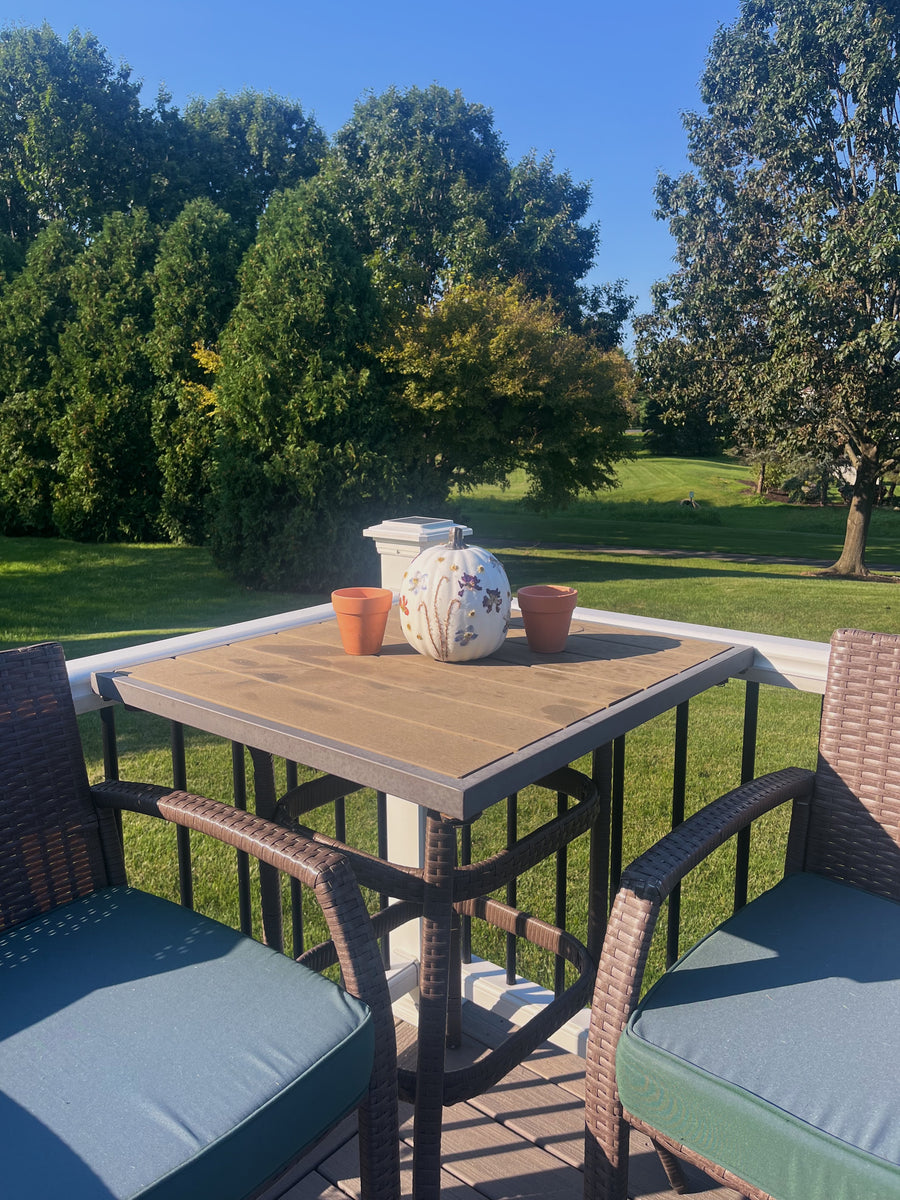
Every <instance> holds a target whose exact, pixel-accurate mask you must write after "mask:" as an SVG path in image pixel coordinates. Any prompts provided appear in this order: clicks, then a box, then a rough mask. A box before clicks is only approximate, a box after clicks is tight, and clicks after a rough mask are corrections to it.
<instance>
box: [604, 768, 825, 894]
mask: <svg viewBox="0 0 900 1200" xmlns="http://www.w3.org/2000/svg"><path fill="white" fill-rule="evenodd" d="M814 778H815V776H814V774H813V772H812V771H807V770H803V769H802V768H800V767H786V768H785V769H784V770H781V771H774V772H773V773H772V774H771V775H763V776H761V777H760V778H759V779H753V780H751V781H750V782H749V783H745V784H742V785H741V786H740V787H737V788H734V790H733V791H730V792H727V793H726V794H725V795H724V796H720V797H719V798H718V799H717V800H713V801H712V802H711V803H709V804H707V805H706V806H705V807H704V808H701V809H700V810H699V812H696V813H694V814H693V816H690V817H688V818H687V820H686V821H683V822H682V823H681V824H680V825H678V826H676V828H675V829H673V830H672V831H671V833H668V834H666V835H665V837H663V838H661V839H660V840H659V841H658V842H657V843H656V844H655V845H654V846H652V847H651V848H650V849H649V850H647V851H645V852H644V853H643V854H642V855H640V857H639V858H636V859H635V860H634V862H633V863H632V864H631V865H630V866H629V867H628V868H627V869H626V870H625V871H624V872H623V874H622V878H621V883H620V886H621V888H623V889H627V890H629V891H631V892H633V893H634V894H635V895H636V896H639V897H640V898H641V899H651V900H655V901H656V902H657V903H661V902H662V901H663V900H665V898H666V897H667V896H668V895H669V893H670V892H671V891H672V889H673V888H674V887H675V886H676V884H678V883H679V882H680V881H681V880H682V879H683V878H684V876H685V875H687V874H688V872H690V871H692V870H693V869H694V867H696V866H697V865H698V863H700V862H702V861H703V859H704V858H706V857H707V856H708V855H710V854H711V853H712V852H713V850H716V849H717V848H718V847H719V846H721V845H723V843H725V842H727V841H728V839H729V838H731V837H733V836H734V835H735V834H736V833H738V832H739V831H740V830H741V829H743V828H745V826H747V825H749V824H750V823H751V822H752V821H755V820H756V819H757V817H761V816H762V815H763V813H767V812H770V811H771V810H772V809H773V808H778V807H779V806H780V805H782V804H784V803H785V802H786V801H788V800H797V799H808V798H809V797H810V796H811V795H812V788H813V780H814Z"/></svg>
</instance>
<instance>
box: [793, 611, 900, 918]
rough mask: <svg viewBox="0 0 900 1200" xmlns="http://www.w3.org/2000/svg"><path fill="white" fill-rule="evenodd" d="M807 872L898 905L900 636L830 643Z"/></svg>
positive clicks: (846, 634) (855, 633) (848, 637)
mask: <svg viewBox="0 0 900 1200" xmlns="http://www.w3.org/2000/svg"><path fill="white" fill-rule="evenodd" d="M803 865H804V867H805V869H806V870H811V871H816V872H818V873H819V874H824V875H830V876H831V877H832V878H836V879H842V880H845V881H846V882H848V883H852V884H854V885H856V886H857V887H862V888H865V889H866V890H867V891H870V892H876V893H878V894H879V895H883V896H888V897H890V898H892V899H900V637H898V636H897V635H894V634H887V633H863V632H861V631H859V630H855V629H841V630H838V631H837V633H835V635H834V637H833V638H832V640H831V657H830V661H829V667H828V682H827V685H826V690H825V700H824V703H823V707H822V725H821V732H820V735H819V760H818V766H817V769H816V787H815V793H814V796H813V800H812V804H811V808H810V816H809V827H808V830H807V835H806V850H805V861H804V864H803Z"/></svg>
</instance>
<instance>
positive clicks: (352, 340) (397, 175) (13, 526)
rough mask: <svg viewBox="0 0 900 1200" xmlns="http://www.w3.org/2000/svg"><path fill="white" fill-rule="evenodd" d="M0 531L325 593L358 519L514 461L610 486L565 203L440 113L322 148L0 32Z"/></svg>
mask: <svg viewBox="0 0 900 1200" xmlns="http://www.w3.org/2000/svg"><path fill="white" fill-rule="evenodd" d="M0 73H2V75H3V84H2V86H0V202H2V203H0V351H2V353H0V451H2V452H3V457H4V462H5V463H6V464H7V469H6V472H5V474H4V475H3V477H2V478H0V532H4V533H25V532H31V533H42V534H63V535H65V536H69V537H76V538H82V539H90V540H105V539H111V538H116V539H148V538H157V537H165V538H173V539H179V540H186V541H192V542H201V541H208V542H209V543H210V545H211V546H212V548H213V550H214V553H215V556H216V558H217V560H218V561H219V562H220V563H221V564H223V565H224V566H226V567H227V568H228V569H229V570H230V571H231V572H232V573H234V574H235V575H237V576H238V577H239V578H241V579H245V580H247V581H248V582H251V583H253V584H255V585H260V584H263V585H270V586H278V587H284V586H295V587H298V588H306V589H309V588H311V587H315V588H319V587H324V586H327V585H328V584H330V583H334V582H335V581H337V580H338V579H340V578H344V579H346V578H347V577H348V575H349V574H350V573H352V571H353V564H354V563H355V562H356V561H357V560H358V554H359V552H360V549H361V547H362V546H363V545H364V544H365V543H364V542H363V539H361V537H360V533H361V529H362V527H363V526H364V525H365V524H367V523H371V521H372V520H373V519H377V518H379V517H382V516H384V514H385V512H386V511H388V510H390V509H395V510H401V509H402V508H405V507H407V506H409V507H415V508H417V509H420V510H421V509H422V508H423V507H424V506H428V507H430V506H432V505H435V506H437V505H442V504H443V503H444V502H445V500H446V498H447V496H448V490H449V489H450V488H451V487H454V486H460V487H463V488H465V487H467V486H472V485H473V484H474V483H476V482H479V481H491V482H494V483H500V484H502V483H503V482H504V481H505V478H506V475H507V473H508V472H509V471H510V470H511V469H512V468H514V467H525V468H526V469H527V470H528V472H529V475H530V478H531V480H532V490H531V497H532V500H533V501H534V503H536V504H543V505H550V504H563V503H566V502H567V501H568V500H569V499H571V498H572V497H574V496H575V495H576V494H577V493H578V491H579V490H580V489H581V488H585V487H586V488H598V487H605V486H608V485H609V484H611V483H612V482H613V462H614V460H615V458H616V456H617V455H618V454H619V453H621V451H622V446H623V441H622V435H623V429H624V415H623V414H624V408H623V404H622V394H623V387H622V383H623V375H624V373H625V372H626V371H627V367H626V361H625V359H624V356H623V354H622V352H621V350H619V349H618V348H617V347H618V344H619V341H620V337H621V330H622V325H623V323H624V321H625V319H626V318H627V316H628V313H629V311H630V306H631V303H632V302H631V300H630V298H629V297H628V296H627V295H626V293H625V289H624V284H623V283H622V282H621V281H616V282H615V283H611V284H609V285H605V286H601V287H594V288H591V289H587V288H586V287H585V286H584V283H583V279H584V276H585V274H586V273H587V271H588V270H589V269H590V268H591V266H592V265H593V262H594V258H595V254H596V251H597V246H598V231H597V229H596V228H595V227H594V226H592V225H590V224H587V223H586V222H585V217H586V214H587V212H588V208H589V204H590V189H589V187H588V185H587V184H584V183H578V182H576V181H574V180H573V179H572V178H571V176H570V175H569V173H568V172H566V171H557V170H556V168H555V166H554V163H553V160H552V158H550V157H544V158H539V157H538V156H537V155H535V154H530V155H527V156H526V157H525V158H524V159H523V160H522V161H521V162H519V163H511V162H510V161H509V159H508V157H507V153H506V147H505V145H504V143H503V140H502V138H501V137H500V134H499V133H498V131H497V130H496V129H495V127H494V122H493V116H492V114H491V112H490V110H489V109H488V108H485V107H484V106H483V105H480V104H476V103H471V102H469V101H467V100H466V99H465V98H464V97H463V96H462V94H461V93H460V92H454V91H449V90H447V89H444V88H441V87H438V86H433V87H430V88H426V89H419V88H409V89H407V90H405V91H403V90H400V89H397V88H389V89H388V90H387V91H386V92H385V93H384V94H383V95H381V96H368V97H366V98H364V99H363V100H362V101H361V102H360V103H359V104H358V105H357V106H356V109H355V111H354V113H353V115H352V117H351V118H350V120H349V121H348V123H347V125H346V127H345V128H344V129H343V130H341V131H340V132H339V133H338V134H337V135H336V137H335V138H334V139H333V141H331V142H329V140H328V139H327V138H326V137H325V134H324V133H323V132H322V130H321V129H320V128H319V126H318V125H317V124H316V122H315V121H314V120H313V119H312V118H311V117H309V116H307V115H306V114H305V113H304V110H303V108H302V107H301V105H300V104H299V102H298V101H295V100H291V99H288V98H284V97H279V96H274V95H271V94H261V93H257V92H253V91H249V90H245V91H243V92H241V93H239V94H238V95H235V96H229V95H224V94H222V95H218V96H216V97H214V98H213V99H211V100H204V99H197V100H193V101H191V102H190V103H189V104H188V105H187V106H186V108H185V110H184V112H183V113H182V112H179V110H178V109H177V108H175V107H173V106H172V103H171V97H169V96H168V95H166V94H165V92H160V94H159V95H158V96H157V99H156V102H155V104H153V105H152V106H150V107H145V106H143V105H142V102H141V85H140V83H139V82H137V81H135V80H133V79H132V77H131V71H130V68H129V67H128V66H127V65H126V64H124V63H122V64H119V65H114V64H113V63H112V62H111V61H110V59H109V57H108V55H107V53H106V51H105V50H104V49H103V48H102V47H101V46H100V45H99V43H98V42H97V40H96V38H94V37H93V36H92V35H91V34H82V33H80V32H78V31H77V30H76V31H74V32H73V33H72V34H70V35H69V37H68V38H67V39H62V38H60V37H58V36H57V35H56V34H55V33H54V31H53V30H52V29H51V28H50V26H48V25H46V24H45V25H43V26H41V27H39V28H31V29H29V28H13V29H6V30H4V31H2V32H0Z"/></svg>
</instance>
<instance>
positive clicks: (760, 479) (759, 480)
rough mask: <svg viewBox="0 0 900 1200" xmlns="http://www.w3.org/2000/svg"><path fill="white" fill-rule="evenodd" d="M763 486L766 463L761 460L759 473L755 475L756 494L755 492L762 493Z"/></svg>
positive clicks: (764, 483)
mask: <svg viewBox="0 0 900 1200" xmlns="http://www.w3.org/2000/svg"><path fill="white" fill-rule="evenodd" d="M765 486H766V464H765V463H764V462H761V463H760V464H759V474H758V475H757V476H756V494H757V496H761V495H762V494H763V489H764V488H765Z"/></svg>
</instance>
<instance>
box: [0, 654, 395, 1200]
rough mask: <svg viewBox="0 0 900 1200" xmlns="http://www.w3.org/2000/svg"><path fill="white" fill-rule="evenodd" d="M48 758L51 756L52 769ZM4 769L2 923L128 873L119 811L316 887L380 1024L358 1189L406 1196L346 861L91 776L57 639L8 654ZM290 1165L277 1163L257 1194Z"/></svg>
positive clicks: (372, 973) (182, 798)
mask: <svg viewBox="0 0 900 1200" xmlns="http://www.w3.org/2000/svg"><path fill="white" fill-rule="evenodd" d="M4 668H6V670H4ZM45 764H51V767H50V769H49V770H45ZM61 764H67V765H66V766H65V767H61ZM54 770H55V771H56V772H57V776H56V778H54V776H53V771H54ZM60 777H63V786H62V788H61V789H60V790H59V791H57V789H56V788H55V787H54V784H55V783H58V782H59V778H60ZM0 778H2V779H3V781H4V782H3V788H2V792H0V879H2V890H0V929H5V928H10V927H12V926H14V925H17V924H19V923H21V922H22V921H23V920H27V919H29V917H31V916H34V915H38V914H40V913H43V912H48V911H51V910H52V909H53V908H55V907H58V906H59V905H60V904H62V903H65V902H67V901H69V900H73V899H76V898H77V897H79V896H83V895H88V894H90V893H91V892H92V891H94V890H96V889H98V888H102V887H108V886H112V885H117V884H118V885H121V884H125V883H126V882H127V880H126V873H125V861H124V848H123V843H122V837H121V832H120V814H121V812H122V811H130V812H134V813H141V814H144V815H146V816H151V817H156V818H158V819H161V820H163V821H167V822H169V823H171V824H174V825H177V826H181V827H184V828H186V829H191V830H195V831H197V832H199V833H203V834H206V835H208V836H210V837H213V838H215V839H216V840H218V841H220V842H223V843H225V844H226V845H229V846H233V847H234V848H235V849H236V850H238V851H243V852H245V853H247V854H249V855H252V856H253V857H254V858H256V859H258V860H259V861H260V862H261V863H265V864H267V865H268V866H270V867H273V868H275V869H277V870H279V871H282V872H284V873H285V874H286V875H288V876H290V877H291V878H293V879H296V880H297V881H298V882H299V883H300V884H302V885H303V886H305V887H308V888H310V889H311V890H312V891H313V893H314V894H315V897H316V900H317V901H318V903H319V906H320V907H321V909H322V913H323V915H324V917H325V921H326V923H327V926H328V930H329V933H330V935H331V938H332V941H333V944H334V947H335V952H336V956H337V961H338V962H339V963H340V966H341V971H342V975H343V986H344V988H345V990H346V991H347V992H349V993H350V994H351V995H353V996H356V997H358V998H359V999H360V1000H362V1001H363V1002H364V1003H365V1004H367V1005H368V1007H369V1009H370V1011H371V1013H372V1019H373V1023H374V1030H375V1062H374V1065H373V1070H372V1075H371V1078H370V1084H369V1089H368V1092H367V1095H366V1098H365V1099H364V1101H363V1102H362V1104H361V1105H360V1108H359V1146H360V1177H361V1186H362V1195H363V1197H365V1198H367V1200H399V1195H400V1182H399V1181H400V1168H399V1129H398V1121H399V1116H398V1104H397V1075H396V1041H395V1033H394V1022H393V1014H392V1011H391V1003H390V995H389V992H388V987H387V979H386V976H385V972H384V966H383V963H382V960H381V955H380V952H379V948H378V943H377V941H376V938H375V934H374V932H373V929H372V924H371V920H370V917H369V914H368V912H367V910H366V907H365V904H364V902H363V898H362V895H361V893H360V890H359V886H358V884H357V882H356V878H355V876H354V874H353V871H352V869H351V868H350V866H349V864H348V863H347V862H346V860H345V859H344V858H343V857H342V856H341V855H340V854H339V853H337V852H336V851H335V850H334V849H332V848H330V847H327V846H323V845H321V844H318V843H316V842H313V841H312V840H311V839H310V838H307V837H304V836H302V835H301V834H298V833H295V832H292V831H290V830H286V829H284V828H283V827H281V826H278V825H275V824H273V823H272V822H270V821H266V820H263V819H261V818H259V817H256V816H254V815H253V814H250V813H246V812H243V811H241V810H239V809H236V808H233V807H231V806H229V805H227V804H222V803H220V802H218V801H215V800H209V799H207V798H205V797H202V796H196V795H193V794H191V793H189V792H184V791H179V790H177V789H170V788H166V787H161V786H158V785H154V784H141V783H129V782H124V781H107V782H103V783H99V784H95V785H93V786H92V785H90V784H89V783H88V779H87V774H86V771H85V767H84V756H83V750H82V746H81V739H80V736H79V733H78V724H77V720H76V717H75V709H74V704H73V702H72V696H71V690H70V688H69V681H68V674H67V672H66V666H65V659H64V657H63V653H62V649H61V648H60V647H59V646H58V645H57V644H56V643H42V644H40V645H37V646H32V647H27V648H24V649H22V650H12V651H6V652H4V653H3V654H0ZM58 796H59V799H57V797H58ZM308 1150H309V1147H306V1148H304V1150H303V1151H302V1152H300V1153H298V1158H302V1157H303V1155H304V1154H305V1153H306V1152H308ZM294 1161H295V1162H296V1160H294ZM293 1165H294V1164H293V1163H291V1164H287V1165H282V1166H279V1168H278V1170H277V1171H276V1172H275V1173H274V1174H273V1175H272V1176H271V1177H270V1178H269V1179H268V1180H266V1181H265V1182H264V1183H262V1184H261V1185H260V1187H259V1188H258V1189H257V1192H256V1193H254V1194H255V1195H260V1194H262V1193H263V1192H265V1191H266V1190H267V1189H268V1188H269V1187H271V1186H272V1184H273V1182H276V1181H277V1180H278V1179H279V1178H281V1177H282V1176H286V1175H287V1174H288V1173H289V1172H290V1169H291V1167H292V1166H293Z"/></svg>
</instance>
